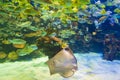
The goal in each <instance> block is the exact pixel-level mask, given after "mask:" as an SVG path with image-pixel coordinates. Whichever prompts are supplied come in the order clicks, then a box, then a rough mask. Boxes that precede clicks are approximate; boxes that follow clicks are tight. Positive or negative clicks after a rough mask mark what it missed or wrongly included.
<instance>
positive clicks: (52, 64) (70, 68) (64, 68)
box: [47, 48, 78, 78]
mask: <svg viewBox="0 0 120 80" xmlns="http://www.w3.org/2000/svg"><path fill="white" fill-rule="evenodd" d="M47 64H48V67H49V69H50V74H51V75H52V74H55V73H59V74H60V75H61V76H63V77H65V78H67V77H70V76H72V75H73V74H74V73H75V71H76V70H77V69H78V67H77V60H76V58H75V56H74V55H73V52H72V50H71V49H70V48H64V49H62V50H61V51H60V52H58V53H57V54H56V55H55V56H54V57H53V58H51V59H49V60H48V61H47Z"/></svg>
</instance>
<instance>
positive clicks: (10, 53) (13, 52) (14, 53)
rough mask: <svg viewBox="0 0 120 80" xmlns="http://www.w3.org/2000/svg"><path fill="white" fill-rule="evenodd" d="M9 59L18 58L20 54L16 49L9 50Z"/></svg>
mask: <svg viewBox="0 0 120 80" xmlns="http://www.w3.org/2000/svg"><path fill="white" fill-rule="evenodd" d="M8 59H9V60H17V59H18V54H17V53H16V52H15V51H12V52H9V54H8Z"/></svg>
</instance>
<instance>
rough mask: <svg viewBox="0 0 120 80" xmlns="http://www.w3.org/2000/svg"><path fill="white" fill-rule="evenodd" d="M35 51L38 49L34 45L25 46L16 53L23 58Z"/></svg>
mask: <svg viewBox="0 0 120 80" xmlns="http://www.w3.org/2000/svg"><path fill="white" fill-rule="evenodd" d="M36 49H38V48H37V46H36V45H35V44H31V45H26V46H25V47H24V48H23V49H18V50H17V51H16V52H17V54H18V55H19V56H25V55H29V54H30V53H32V52H33V51H35V50H36Z"/></svg>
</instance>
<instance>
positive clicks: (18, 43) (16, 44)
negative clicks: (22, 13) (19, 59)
mask: <svg viewBox="0 0 120 80" xmlns="http://www.w3.org/2000/svg"><path fill="white" fill-rule="evenodd" d="M10 42H11V43H12V44H13V46H14V47H15V48H24V47H25V44H26V41H25V40H23V39H13V40H10Z"/></svg>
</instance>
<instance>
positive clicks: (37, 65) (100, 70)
mask: <svg viewBox="0 0 120 80" xmlns="http://www.w3.org/2000/svg"><path fill="white" fill-rule="evenodd" d="M75 56H76V57H77V60H78V71H77V72H76V73H75V74H74V75H73V76H72V77H70V78H63V77H61V76H60V75H59V74H55V75H52V76H50V73H49V69H48V66H47V65H46V64H45V62H46V61H47V60H48V58H47V57H43V58H37V59H33V60H31V61H21V62H8V63H1V64H0V80H120V61H117V60H114V61H112V62H111V61H106V60H102V58H101V54H96V53H86V54H75Z"/></svg>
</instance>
